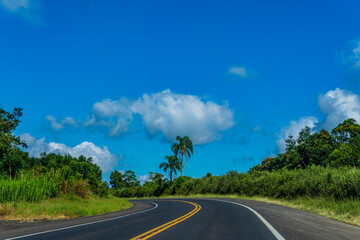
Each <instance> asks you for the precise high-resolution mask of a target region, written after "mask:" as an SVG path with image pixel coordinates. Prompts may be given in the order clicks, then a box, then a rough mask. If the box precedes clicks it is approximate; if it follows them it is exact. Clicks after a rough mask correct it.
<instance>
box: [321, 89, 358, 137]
mask: <svg viewBox="0 0 360 240" xmlns="http://www.w3.org/2000/svg"><path fill="white" fill-rule="evenodd" d="M319 106H320V109H321V111H322V112H323V113H325V114H327V116H326V120H325V122H324V123H323V124H322V125H323V127H324V128H326V129H328V130H331V129H332V128H334V127H336V125H338V124H339V123H341V122H343V121H344V120H346V119H348V118H354V119H355V120H356V121H358V122H359V121H360V101H359V96H358V95H356V94H353V93H350V92H347V91H345V90H341V89H339V88H336V89H335V90H333V91H329V92H327V93H326V94H325V95H323V94H321V95H320V96H319Z"/></svg>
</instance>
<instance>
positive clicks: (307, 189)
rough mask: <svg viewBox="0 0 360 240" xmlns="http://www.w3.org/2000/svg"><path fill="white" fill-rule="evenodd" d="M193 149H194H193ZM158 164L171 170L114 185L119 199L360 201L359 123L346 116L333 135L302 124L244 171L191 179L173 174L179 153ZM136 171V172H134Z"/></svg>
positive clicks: (164, 168) (333, 131)
mask: <svg viewBox="0 0 360 240" xmlns="http://www.w3.org/2000/svg"><path fill="white" fill-rule="evenodd" d="M191 153H193V151H191ZM165 159H166V160H167V162H163V163H161V165H160V168H161V169H163V170H164V171H166V172H168V173H169V179H170V181H169V180H168V179H165V178H164V176H162V175H161V174H159V173H155V174H154V173H152V174H151V177H150V179H149V181H148V182H146V183H145V184H144V185H143V186H140V184H137V185H132V186H131V187H126V186H125V185H122V186H123V187H120V188H114V187H113V189H115V190H113V192H114V194H115V195H117V196H120V197H150V196H161V195H192V194H241V195H247V196H264V197H274V198H285V199H295V198H298V197H311V198H312V197H322V198H324V197H325V198H329V199H333V200H344V199H358V198H359V196H360V169H359V167H360V125H358V124H357V123H356V121H355V120H354V119H348V120H345V121H344V122H343V123H340V124H339V125H338V126H337V127H335V128H334V129H333V130H332V132H331V134H330V133H329V132H328V131H326V130H325V129H322V130H321V131H320V132H311V129H310V128H309V127H305V128H304V129H302V130H301V132H300V133H299V136H298V137H297V138H296V139H295V138H294V137H293V136H291V135H290V136H289V137H288V139H286V151H285V153H283V154H279V155H278V156H277V157H269V158H266V159H265V160H264V161H263V162H262V164H260V165H257V166H255V167H253V168H252V169H250V170H249V172H248V173H238V172H235V171H230V172H228V173H226V174H224V175H222V176H212V175H211V174H210V173H208V174H207V175H206V176H204V177H202V178H199V179H194V178H191V177H178V178H176V179H174V180H172V177H175V175H174V174H173V173H174V171H175V173H176V170H179V169H180V167H179V162H178V160H176V159H178V158H177V155H176V154H175V155H174V156H172V157H171V156H166V158H165ZM133 174H134V173H133Z"/></svg>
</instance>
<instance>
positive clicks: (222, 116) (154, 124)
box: [131, 90, 234, 144]
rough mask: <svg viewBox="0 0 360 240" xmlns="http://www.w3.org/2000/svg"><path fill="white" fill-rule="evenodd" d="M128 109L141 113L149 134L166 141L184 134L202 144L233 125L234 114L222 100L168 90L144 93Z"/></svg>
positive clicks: (217, 136) (215, 137)
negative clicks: (203, 98) (218, 101)
mask: <svg viewBox="0 0 360 240" xmlns="http://www.w3.org/2000/svg"><path fill="white" fill-rule="evenodd" d="M131 109H132V111H133V112H134V113H138V114H140V115H141V116H142V118H143V123H144V125H145V126H146V128H147V130H148V132H149V133H150V134H155V133H156V132H158V131H160V132H162V133H163V134H164V136H165V137H166V138H167V139H168V140H170V141H174V140H175V138H176V136H178V135H180V136H185V135H186V136H189V137H190V139H192V141H193V143H194V144H205V143H209V142H212V141H214V140H217V139H220V138H221V137H222V135H221V132H222V131H224V130H226V129H229V128H231V127H233V126H234V113H233V111H232V110H231V109H230V108H229V107H228V104H227V103H226V102H225V103H224V104H223V105H218V104H216V103H214V102H211V101H207V102H203V101H202V100H201V99H200V98H199V97H197V96H193V95H183V94H175V93H172V92H171V91H170V90H164V91H162V92H160V93H155V94H151V95H148V94H144V95H143V97H142V98H139V99H138V100H136V101H135V102H134V103H133V104H132V106H131Z"/></svg>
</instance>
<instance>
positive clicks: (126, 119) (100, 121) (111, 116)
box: [84, 98, 133, 137]
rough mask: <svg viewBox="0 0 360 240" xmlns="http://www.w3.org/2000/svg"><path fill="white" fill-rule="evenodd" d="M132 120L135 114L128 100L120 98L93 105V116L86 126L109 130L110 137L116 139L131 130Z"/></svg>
mask: <svg viewBox="0 0 360 240" xmlns="http://www.w3.org/2000/svg"><path fill="white" fill-rule="evenodd" d="M132 118H133V113H132V111H131V109H130V101H129V100H128V99H126V98H120V100H118V101H112V100H111V99H105V100H103V101H101V102H97V103H95V104H94V105H93V107H92V110H91V115H90V117H89V118H88V120H87V122H86V123H85V124H84V126H85V127H94V126H101V127H106V128H109V135H110V137H115V136H119V135H120V134H121V133H123V132H127V131H128V130H129V125H130V123H131V120H132Z"/></svg>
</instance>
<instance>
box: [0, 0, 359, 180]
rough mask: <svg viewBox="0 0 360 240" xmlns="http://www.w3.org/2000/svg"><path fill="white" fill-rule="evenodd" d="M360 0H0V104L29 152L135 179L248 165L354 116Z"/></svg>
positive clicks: (356, 111)
mask: <svg viewBox="0 0 360 240" xmlns="http://www.w3.org/2000/svg"><path fill="white" fill-rule="evenodd" d="M358 9H360V2H359V1H355V0H354V1H315V2H314V1H298V2H296V3H295V2H292V1H271V2H269V1H260V0H257V1H254V0H252V1H196V2H194V1H110V0H109V1H91V0H90V1H66V0H65V1H61V2H53V1H45V0H1V2H0V81H1V86H2V91H1V94H0V104H1V106H2V107H3V108H5V109H6V110H11V109H12V108H13V107H22V108H24V116H23V118H22V120H23V122H22V123H21V125H20V126H19V127H18V129H17V131H16V134H18V135H21V136H22V138H23V139H24V140H26V141H27V142H28V143H29V148H28V151H29V153H30V154H32V155H35V156H36V155H38V154H39V153H40V152H41V151H47V152H58V153H70V154H73V155H75V156H76V155H79V154H84V155H87V156H92V157H93V158H94V159H95V162H96V163H98V164H99V165H100V166H101V168H102V169H103V172H104V177H105V178H107V176H108V175H109V172H111V171H113V170H128V169H131V170H134V171H135V172H136V174H137V175H138V176H142V178H145V176H146V174H148V173H149V172H150V171H160V170H159V169H158V165H159V164H160V163H161V162H162V161H163V160H164V156H165V155H170V154H171V151H170V146H171V144H172V143H173V142H174V140H175V139H174V138H175V136H176V135H185V134H186V135H189V137H190V138H192V139H193V141H194V143H195V153H194V155H193V157H192V158H191V159H190V161H189V164H188V165H185V175H188V176H193V177H201V176H203V175H205V174H206V173H207V172H211V173H213V174H216V175H219V174H223V173H225V172H227V171H231V170H237V171H240V172H244V171H247V170H248V169H249V168H250V167H252V166H254V165H256V164H258V163H261V161H262V160H263V159H264V158H265V157H268V156H273V155H274V154H277V153H279V152H282V151H283V148H284V144H283V138H284V137H286V136H287V135H288V134H289V133H291V134H295V135H296V133H297V131H299V130H300V129H301V128H302V127H304V126H305V125H308V126H310V127H311V128H312V129H313V130H314V131H316V130H319V129H321V128H326V129H328V130H331V128H332V127H334V126H335V125H336V124H338V123H339V122H341V121H343V120H344V119H346V118H348V117H353V118H355V119H357V120H358V121H360V101H359V96H358V95H359V94H360V89H359V84H358V83H359V82H360V31H359V26H360V15H359V14H358Z"/></svg>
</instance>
